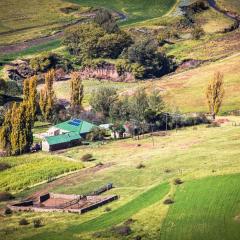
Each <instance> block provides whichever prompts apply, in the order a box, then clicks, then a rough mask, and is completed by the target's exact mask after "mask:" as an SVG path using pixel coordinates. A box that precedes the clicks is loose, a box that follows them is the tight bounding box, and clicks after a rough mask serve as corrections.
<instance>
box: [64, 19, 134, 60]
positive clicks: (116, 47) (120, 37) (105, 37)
mask: <svg viewBox="0 0 240 240" xmlns="http://www.w3.org/2000/svg"><path fill="white" fill-rule="evenodd" d="M131 43H132V39H131V37H130V36H129V35H128V34H127V33H126V32H124V31H121V30H118V31H116V32H115V31H114V32H107V31H106V30H105V29H104V28H103V27H101V25H99V24H97V23H96V22H95V23H87V24H82V25H80V26H76V27H72V28H70V29H68V30H67V31H66V32H65V38H64V44H65V45H66V47H67V49H68V51H69V53H70V54H72V55H75V56H77V57H78V58H79V59H80V60H81V62H84V61H86V60H88V59H94V58H113V59H114V58H117V57H118V56H119V55H120V54H121V52H122V51H123V49H125V48H127V47H129V46H130V44H131Z"/></svg>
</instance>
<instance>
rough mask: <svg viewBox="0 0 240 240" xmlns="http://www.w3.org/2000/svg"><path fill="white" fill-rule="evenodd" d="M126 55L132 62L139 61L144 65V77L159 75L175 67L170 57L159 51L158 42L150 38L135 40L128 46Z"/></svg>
mask: <svg viewBox="0 0 240 240" xmlns="http://www.w3.org/2000/svg"><path fill="white" fill-rule="evenodd" d="M125 57H126V58H127V59H128V60H129V61H130V63H137V64H139V65H141V66H143V67H144V77H149V76H156V77H159V76H161V75H163V74H166V73H168V72H170V71H171V70H172V68H173V63H172V62H171V61H170V59H168V58H167V57H166V56H165V54H163V53H161V52H159V51H158V45H157V42H155V41H153V40H150V39H144V40H140V41H137V42H135V43H134V44H133V45H131V46H130V47H129V48H128V50H127V52H126V53H125Z"/></svg>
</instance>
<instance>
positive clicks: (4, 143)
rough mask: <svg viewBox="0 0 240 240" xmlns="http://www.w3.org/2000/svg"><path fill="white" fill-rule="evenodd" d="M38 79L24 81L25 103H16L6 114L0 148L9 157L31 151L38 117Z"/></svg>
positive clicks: (1, 130)
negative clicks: (33, 132) (33, 130)
mask: <svg viewBox="0 0 240 240" xmlns="http://www.w3.org/2000/svg"><path fill="white" fill-rule="evenodd" d="M36 81H37V79H36V77H32V78H30V79H26V80H25V81H24V89H23V101H22V102H21V103H20V104H17V103H14V104H13V106H11V107H10V108H9V109H8V110H7V111H6V113H5V117H4V122H3V124H2V127H1V129H0V139H1V142H0V147H1V149H3V150H5V151H6V153H7V155H19V154H22V153H26V152H28V151H29V150H30V147H31V145H32V143H33V134H32V128H33V124H34V120H35V116H36V103H37V90H36Z"/></svg>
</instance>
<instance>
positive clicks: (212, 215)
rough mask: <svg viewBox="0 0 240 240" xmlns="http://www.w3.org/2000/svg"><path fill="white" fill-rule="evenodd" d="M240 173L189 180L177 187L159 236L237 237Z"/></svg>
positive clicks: (209, 239) (179, 239)
mask: <svg viewBox="0 0 240 240" xmlns="http://www.w3.org/2000/svg"><path fill="white" fill-rule="evenodd" d="M239 181H240V175H229V176H220V177H211V178H205V179H202V180H197V181H190V182H187V183H185V184H184V185H183V186H181V187H179V188H178V190H177V192H176V196H175V201H176V203H175V204H174V205H172V206H171V207H170V209H169V213H168V216H167V218H166V220H165V222H164V224H163V228H162V231H161V238H160V239H161V240H172V239H174V240H182V239H184V240H192V239H195V240H213V239H224V240H228V239H229V240H237V239H239V236H240V227H239V224H240V223H239V218H238V219H236V217H237V216H238V217H239V214H240V204H239V198H240V188H239Z"/></svg>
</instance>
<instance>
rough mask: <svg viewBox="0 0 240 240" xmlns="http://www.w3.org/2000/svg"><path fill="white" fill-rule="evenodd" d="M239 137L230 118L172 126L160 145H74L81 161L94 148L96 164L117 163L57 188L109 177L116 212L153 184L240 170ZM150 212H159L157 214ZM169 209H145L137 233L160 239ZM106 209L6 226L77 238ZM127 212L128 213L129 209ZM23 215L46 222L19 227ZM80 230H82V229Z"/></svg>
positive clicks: (20, 232)
mask: <svg viewBox="0 0 240 240" xmlns="http://www.w3.org/2000/svg"><path fill="white" fill-rule="evenodd" d="M231 120H233V121H237V122H238V123H239V122H240V119H239V118H231ZM239 139H240V138H239V131H238V127H234V126H232V123H229V125H227V126H223V127H221V128H212V129H208V128H206V127H205V126H202V127H198V129H197V130H193V129H192V128H188V129H186V130H181V131H178V132H175V131H172V132H171V134H170V135H169V136H167V137H155V146H154V147H153V146H152V139H151V138H145V139H141V140H140V141H136V140H132V139H128V140H123V141H117V142H112V143H108V144H106V145H104V146H100V147H98V146H89V147H77V148H74V149H69V150H67V151H66V152H65V153H64V154H63V156H68V157H71V158H73V159H75V160H78V159H80V158H81V156H82V155H84V154H86V153H91V154H93V156H94V158H95V159H96V161H95V162H96V163H97V162H99V161H101V162H102V163H110V162H111V163H114V164H113V165H112V166H111V167H109V168H106V169H105V170H101V171H99V172H97V173H95V174H94V175H92V174H91V175H88V176H85V177H84V178H81V180H79V179H76V180H72V182H71V183H69V182H66V183H65V184H63V185H61V186H55V188H54V189H52V190H51V191H53V192H61V193H77V194H79V193H83V192H88V191H92V190H93V189H96V188H98V187H100V186H102V185H104V184H106V183H107V182H113V183H114V185H115V187H116V188H114V189H113V190H111V191H110V192H109V193H107V194H118V195H120V199H119V200H118V201H115V202H113V203H111V204H109V207H110V208H111V209H112V211H115V209H117V208H118V207H121V206H124V204H126V203H128V202H130V201H131V200H133V199H134V198H136V197H137V196H139V195H140V194H141V193H142V192H144V191H146V189H149V187H150V186H152V185H157V184H159V183H161V182H166V181H167V180H170V179H172V178H175V177H181V178H183V179H184V180H186V181H188V180H191V179H196V178H197V179H199V178H202V177H205V176H214V175H222V174H229V173H239V172H240V165H239V144H240V140H239ZM138 143H139V144H141V147H136V144H138ZM173 149H174V151H173ZM140 162H142V163H143V164H144V165H146V168H144V169H141V170H139V169H136V166H137V164H139V163H140ZM166 169H170V173H166V172H165V170H166ZM212 170H215V171H216V172H215V171H214V172H213V171H212ZM45 186H46V185H42V186H40V187H38V189H44V188H45ZM159 200H160V199H159ZM160 209H163V211H160ZM141 212H142V213H141ZM144 213H147V214H153V215H154V217H151V216H149V215H145V214H144ZM165 213H166V209H165V208H164V206H163V205H162V203H161V201H159V202H157V203H156V204H154V205H152V206H151V207H150V208H147V209H145V210H142V211H140V212H139V214H136V215H134V216H133V218H134V219H135V220H136V225H134V231H136V234H137V233H140V234H142V233H144V234H145V232H143V230H142V229H145V230H146V231H147V233H148V237H147V238H145V239H148V240H149V239H156V238H155V233H156V231H159V229H160V228H161V224H160V220H161V219H162V216H163V217H164V216H165ZM102 214H105V212H104V207H103V208H99V209H97V210H95V211H92V212H90V213H88V214H85V215H82V216H78V215H71V214H69V215H68V214H56V213H55V214H54V213H53V214H40V215H36V214H33V213H26V214H20V215H14V216H13V217H12V218H5V219H3V224H2V226H3V228H5V229H8V230H9V231H10V233H9V235H7V236H6V238H7V239H16V236H19V237H21V239H22V238H23V237H27V238H29V237H31V239H39V238H38V237H35V234H37V236H40V235H41V236H43V237H42V238H41V239H46V238H47V237H46V236H48V234H49V232H51V239H68V238H69V236H71V239H77V238H78V234H72V233H71V231H70V230H71V227H72V226H76V225H78V226H80V224H81V223H83V222H87V221H89V220H91V219H94V218H96V217H99V216H101V215H102ZM125 214H128V213H127V211H125ZM127 216H128V215H127ZM22 217H27V218H34V217H35V218H36V217H41V218H42V219H43V220H44V224H45V226H44V227H43V228H40V229H38V230H37V231H33V228H32V226H26V227H24V229H23V228H22V227H18V226H16V224H14V222H15V223H17V221H18V220H19V219H20V218H22ZM99 219H101V218H99ZM146 219H147V220H146ZM83 226H84V225H83ZM96 226H98V225H96ZM151 226H154V227H155V228H152V227H151ZM77 231H78V229H76V232H77ZM38 234H40V235H38ZM44 236H45V238H44ZM83 239H84V238H83ZM86 239H87V238H86ZM89 239H91V237H89Z"/></svg>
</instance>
